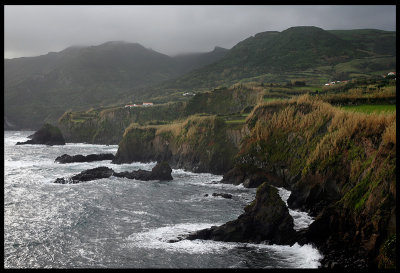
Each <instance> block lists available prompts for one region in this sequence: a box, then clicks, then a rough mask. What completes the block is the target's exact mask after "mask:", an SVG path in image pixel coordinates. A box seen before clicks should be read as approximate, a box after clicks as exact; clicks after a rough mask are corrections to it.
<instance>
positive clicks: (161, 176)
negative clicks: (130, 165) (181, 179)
mask: <svg viewBox="0 0 400 273" xmlns="http://www.w3.org/2000/svg"><path fill="white" fill-rule="evenodd" d="M171 173H172V169H171V167H170V166H169V164H168V163H167V162H166V161H163V162H160V163H157V165H156V166H154V167H153V169H152V170H151V171H145V170H138V171H133V172H120V173H114V176H116V177H126V178H129V179H136V180H142V181H148V180H162V181H168V180H172V179H173V178H172V175H171Z"/></svg>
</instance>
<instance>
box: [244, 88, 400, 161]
mask: <svg viewBox="0 0 400 273" xmlns="http://www.w3.org/2000/svg"><path fill="white" fill-rule="evenodd" d="M302 108H304V109H307V108H309V109H311V111H305V112H302V111H301V110H300V109H302ZM268 111H270V112H268ZM255 117H257V122H256V124H255V126H254V128H253V130H254V131H253V133H254V136H255V137H256V140H257V141H260V140H264V141H267V140H268V137H269V135H270V134H271V133H272V132H273V131H274V130H277V129H279V130H283V131H288V132H289V131H291V132H301V133H302V134H303V136H304V137H305V138H306V140H307V141H310V140H311V138H312V137H313V136H314V134H315V133H316V130H318V128H320V127H321V126H322V125H323V124H326V122H327V121H330V123H329V126H328V127H327V132H326V133H325V135H324V136H323V137H322V139H321V140H320V141H319V143H318V144H317V146H316V148H315V150H314V151H313V153H312V154H311V155H310V156H309V158H308V163H311V162H313V161H316V160H324V159H327V158H328V157H331V156H334V155H336V154H337V153H338V152H339V151H341V149H342V148H343V145H345V143H347V142H348V141H349V140H351V139H354V138H357V137H358V138H359V137H360V136H364V137H369V136H375V137H378V138H380V137H381V139H382V141H383V142H384V143H394V144H396V124H395V123H396V113H392V114H383V113H382V114H373V115H366V114H364V113H356V112H346V111H343V110H342V109H339V108H335V107H333V106H332V105H330V104H329V103H325V102H323V101H321V100H318V99H316V98H315V97H311V96H309V95H302V96H298V97H294V98H292V99H290V100H288V101H271V102H264V103H261V104H259V105H257V106H256V107H255V108H254V109H253V111H252V112H251V114H250V115H249V116H248V117H247V119H246V122H249V121H250V120H253V119H254V118H255Z"/></svg>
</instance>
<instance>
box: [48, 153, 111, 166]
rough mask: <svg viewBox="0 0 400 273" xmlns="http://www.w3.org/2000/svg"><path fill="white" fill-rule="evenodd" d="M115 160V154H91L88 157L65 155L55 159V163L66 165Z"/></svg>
mask: <svg viewBox="0 0 400 273" xmlns="http://www.w3.org/2000/svg"><path fill="white" fill-rule="evenodd" d="M112 159H114V155H113V154H90V155H87V156H84V155H72V156H71V155H67V154H63V155H62V156H59V157H57V158H56V159H55V162H58V163H61V164H65V163H73V162H93V161H102V160H112Z"/></svg>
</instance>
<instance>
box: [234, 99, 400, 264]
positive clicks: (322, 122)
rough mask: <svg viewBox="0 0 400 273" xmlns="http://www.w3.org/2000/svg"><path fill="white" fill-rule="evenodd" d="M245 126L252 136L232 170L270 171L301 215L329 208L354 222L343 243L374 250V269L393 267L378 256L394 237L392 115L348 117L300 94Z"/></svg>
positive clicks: (263, 107)
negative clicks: (287, 190) (293, 194)
mask: <svg viewBox="0 0 400 273" xmlns="http://www.w3.org/2000/svg"><path fill="white" fill-rule="evenodd" d="M246 123H247V125H248V127H249V129H250V132H251V133H250V135H249V136H248V137H247V138H246V139H245V140H244V141H243V142H242V143H243V144H242V146H241V149H240V151H239V153H238V155H237V157H236V166H238V167H239V168H242V169H246V170H251V169H254V170H257V169H260V168H261V169H263V170H265V171H271V169H272V170H275V173H276V174H277V175H279V176H280V177H281V178H282V179H287V183H289V184H290V183H292V184H291V186H292V187H294V189H296V191H298V193H297V194H296V195H297V197H296V198H297V199H298V200H297V201H296V202H297V205H299V206H300V207H302V208H303V209H308V210H311V211H316V212H320V211H321V209H322V208H323V207H326V206H327V205H334V206H335V207H336V208H337V209H339V211H340V213H341V214H342V217H344V218H343V219H347V220H348V221H354V222H352V223H353V224H352V225H354V227H353V228H352V229H349V231H348V232H349V234H351V235H349V236H350V237H348V238H353V237H351V236H354V239H349V240H350V241H352V240H354V242H359V243H360V247H362V248H363V249H364V248H365V249H366V251H373V249H376V251H377V252H376V253H375V254H371V255H376V256H374V257H375V258H376V262H377V264H380V266H382V267H390V266H393V263H394V261H393V258H390V257H389V256H388V255H389V254H385V253H386V252H384V250H382V249H384V248H385V247H384V246H385V245H388V244H390V240H392V239H393V236H395V232H396V224H395V217H396V214H395V207H396V205H395V204H396V202H395V201H396V192H395V191H396V190H395V189H396V111H395V110H394V111H392V112H383V113H372V114H371V113H370V114H368V113H361V112H351V111H346V110H344V109H342V108H338V107H334V106H332V105H331V104H329V103H326V102H323V101H321V100H319V99H318V98H317V97H315V96H309V95H304V96H299V97H296V98H292V99H290V100H275V101H270V102H265V103H262V104H260V105H258V106H257V107H255V108H254V109H253V111H252V113H250V115H249V116H248V118H247V120H246ZM299 200H300V201H299ZM318 204H319V205H318ZM351 219H352V220H351ZM347 220H346V221H347ZM340 221H344V220H340ZM353 231H354V232H355V233H354V234H352V233H351V232H353ZM356 232H358V234H359V235H357V236H356V235H355V234H356ZM371 236H372V237H371ZM374 236H375V237H374ZM342 238H343V237H342ZM351 243H352V242H351ZM391 247H392V248H391V249H389V250H388V251H387V253H389V252H390V253H392V252H393V244H392V245H391ZM386 248H387V247H386ZM379 249H380V250H379ZM385 251H386V250H385ZM371 253H372V252H371ZM378 253H379V258H377V256H378ZM388 257H389V258H388Z"/></svg>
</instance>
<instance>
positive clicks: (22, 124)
mask: <svg viewBox="0 0 400 273" xmlns="http://www.w3.org/2000/svg"><path fill="white" fill-rule="evenodd" d="M225 51H226V50H224V49H222V48H216V49H215V50H214V51H212V52H209V53H199V54H188V55H186V56H180V57H176V58H173V57H169V56H167V55H164V54H161V53H158V52H156V51H153V50H151V49H146V48H144V47H143V46H141V45H140V44H132V43H124V42H108V43H105V44H101V45H99V46H91V47H70V48H67V49H65V50H63V51H61V52H58V53H53V52H52V53H48V54H47V55H43V56H38V57H29V58H17V59H5V60H4V68H5V74H4V79H5V89H4V105H5V119H7V120H8V121H9V124H12V125H14V127H12V126H9V127H11V129H13V128H14V129H15V128H29V129H35V128H37V127H38V126H40V124H42V123H43V121H49V122H53V123H54V122H55V121H56V120H57V118H58V117H60V116H61V115H62V114H63V113H64V112H65V111H66V110H68V109H74V110H84V109H89V108H90V107H92V106H96V107H99V106H101V105H112V104H115V103H118V102H119V103H129V102H135V103H140V104H141V103H142V102H143V101H140V100H139V101H138V100H137V99H138V98H136V97H137V94H141V93H143V92H146V90H145V89H144V88H145V87H146V86H149V85H151V84H152V85H154V84H156V83H160V82H162V81H165V80H167V79H171V78H173V77H177V76H179V75H181V74H183V73H185V72H188V71H189V70H190V69H195V68H197V67H200V66H203V65H205V64H208V63H211V62H214V61H215V60H218V59H219V58H221V57H222V56H223V55H224V54H225ZM181 96H182V92H181Z"/></svg>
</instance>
